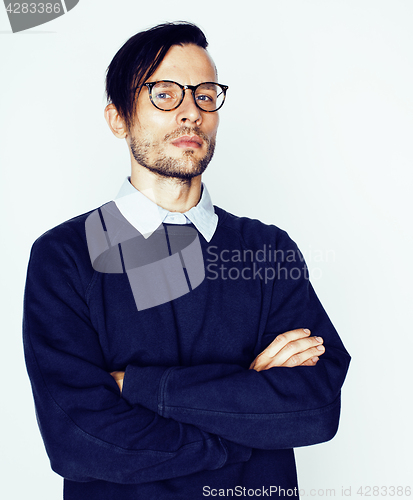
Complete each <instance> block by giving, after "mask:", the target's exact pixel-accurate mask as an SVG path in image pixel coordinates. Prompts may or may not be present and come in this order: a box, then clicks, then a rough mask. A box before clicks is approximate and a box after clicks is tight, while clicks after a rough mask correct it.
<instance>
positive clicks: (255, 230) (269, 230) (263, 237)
mask: <svg viewBox="0 0 413 500" xmlns="http://www.w3.org/2000/svg"><path fill="white" fill-rule="evenodd" d="M214 208H215V213H216V214H217V215H218V219H219V222H218V228H219V229H220V230H221V231H225V232H231V233H232V234H233V235H234V236H235V235H237V236H238V238H240V239H241V240H242V242H244V244H245V245H246V246H247V247H251V246H261V247H262V245H264V244H271V245H274V246H273V248H277V247H286V248H292V249H297V245H296V244H295V242H294V241H293V240H292V239H291V238H290V236H289V235H288V233H287V232H286V231H285V230H284V229H281V228H279V227H278V226H275V225H274V224H264V222H261V221H260V220H258V219H251V218H249V217H238V216H236V215H234V214H231V213H229V212H227V211H225V210H223V209H222V208H219V207H214Z"/></svg>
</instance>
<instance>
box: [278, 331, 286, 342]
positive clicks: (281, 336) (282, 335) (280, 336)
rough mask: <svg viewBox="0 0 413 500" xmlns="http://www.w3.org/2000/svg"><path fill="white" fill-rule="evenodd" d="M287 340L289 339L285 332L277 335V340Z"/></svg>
mask: <svg viewBox="0 0 413 500" xmlns="http://www.w3.org/2000/svg"><path fill="white" fill-rule="evenodd" d="M286 340H287V337H286V335H285V333H280V335H277V336H276V337H275V341H276V342H285V341H286Z"/></svg>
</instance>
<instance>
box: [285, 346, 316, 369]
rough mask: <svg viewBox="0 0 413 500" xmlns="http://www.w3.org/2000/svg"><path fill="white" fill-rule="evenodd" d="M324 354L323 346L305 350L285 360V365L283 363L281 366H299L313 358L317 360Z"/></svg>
mask: <svg viewBox="0 0 413 500" xmlns="http://www.w3.org/2000/svg"><path fill="white" fill-rule="evenodd" d="M324 352H325V347H324V346H323V345H318V346H316V347H311V348H310V349H307V350H306V351H303V352H299V353H298V354H294V356H292V357H291V358H289V359H287V361H286V362H285V363H283V364H282V365H281V366H286V367H294V366H301V365H303V364H304V363H308V362H311V361H312V359H313V358H319V357H320V356H322V355H323V354H324ZM317 361H318V360H317ZM307 366H308V365H307Z"/></svg>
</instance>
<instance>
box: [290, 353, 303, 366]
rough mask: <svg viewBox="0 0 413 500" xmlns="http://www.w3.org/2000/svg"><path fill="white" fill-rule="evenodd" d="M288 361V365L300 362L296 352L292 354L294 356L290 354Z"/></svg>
mask: <svg viewBox="0 0 413 500" xmlns="http://www.w3.org/2000/svg"><path fill="white" fill-rule="evenodd" d="M288 361H289V365H290V366H296V365H298V364H299V363H300V358H299V356H298V354H294V356H291V358H290V359H289V360H288Z"/></svg>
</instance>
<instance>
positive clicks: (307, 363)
mask: <svg viewBox="0 0 413 500" xmlns="http://www.w3.org/2000/svg"><path fill="white" fill-rule="evenodd" d="M319 359H320V358H319V357H318V356H313V357H312V358H310V359H308V360H307V361H304V363H301V365H300V366H315V365H316V364H317V361H318V360H319Z"/></svg>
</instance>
